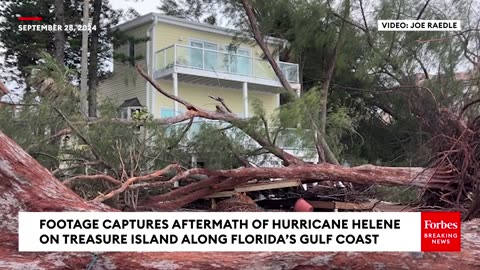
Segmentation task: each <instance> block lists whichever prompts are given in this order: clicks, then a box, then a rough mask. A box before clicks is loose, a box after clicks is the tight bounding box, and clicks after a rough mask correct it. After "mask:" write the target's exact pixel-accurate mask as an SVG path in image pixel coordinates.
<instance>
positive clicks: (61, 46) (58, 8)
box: [55, 0, 65, 67]
mask: <svg viewBox="0 0 480 270" xmlns="http://www.w3.org/2000/svg"><path fill="white" fill-rule="evenodd" d="M63 1H64V0H55V24H56V25H64V24H65V10H64V7H63ZM55 59H56V60H57V63H58V65H59V66H61V67H63V66H64V65H65V64H64V60H65V32H64V31H55Z"/></svg>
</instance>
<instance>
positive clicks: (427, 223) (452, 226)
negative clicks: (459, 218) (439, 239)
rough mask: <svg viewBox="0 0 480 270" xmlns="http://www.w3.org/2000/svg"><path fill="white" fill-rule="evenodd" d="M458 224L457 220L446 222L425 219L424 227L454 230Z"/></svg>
mask: <svg viewBox="0 0 480 270" xmlns="http://www.w3.org/2000/svg"><path fill="white" fill-rule="evenodd" d="M458 225H459V224H458V223H457V222H448V223H446V222H445V221H443V220H442V221H440V222H433V221H431V220H425V227H424V228H425V229H427V230H428V229H431V230H435V229H449V230H455V229H458V227H459V226H458Z"/></svg>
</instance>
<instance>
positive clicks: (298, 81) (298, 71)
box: [295, 64, 300, 83]
mask: <svg viewBox="0 0 480 270" xmlns="http://www.w3.org/2000/svg"><path fill="white" fill-rule="evenodd" d="M295 66H296V67H297V69H296V73H297V81H296V83H300V69H299V66H298V64H295Z"/></svg>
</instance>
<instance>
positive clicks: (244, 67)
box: [225, 44, 252, 76]
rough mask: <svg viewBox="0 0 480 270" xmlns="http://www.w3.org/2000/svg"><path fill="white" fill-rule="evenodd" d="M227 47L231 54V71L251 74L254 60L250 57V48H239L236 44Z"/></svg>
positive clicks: (246, 74)
mask: <svg viewBox="0 0 480 270" xmlns="http://www.w3.org/2000/svg"><path fill="white" fill-rule="evenodd" d="M225 49H226V50H227V51H228V52H229V55H230V62H229V64H230V66H229V71H230V72H231V73H235V74H240V75H245V76H250V75H251V66H252V60H251V58H250V50H248V49H244V48H237V47H236V46H232V45H231V44H230V45H227V46H225Z"/></svg>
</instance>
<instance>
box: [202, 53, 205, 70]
mask: <svg viewBox="0 0 480 270" xmlns="http://www.w3.org/2000/svg"><path fill="white" fill-rule="evenodd" d="M202 69H205V48H202Z"/></svg>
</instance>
